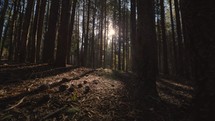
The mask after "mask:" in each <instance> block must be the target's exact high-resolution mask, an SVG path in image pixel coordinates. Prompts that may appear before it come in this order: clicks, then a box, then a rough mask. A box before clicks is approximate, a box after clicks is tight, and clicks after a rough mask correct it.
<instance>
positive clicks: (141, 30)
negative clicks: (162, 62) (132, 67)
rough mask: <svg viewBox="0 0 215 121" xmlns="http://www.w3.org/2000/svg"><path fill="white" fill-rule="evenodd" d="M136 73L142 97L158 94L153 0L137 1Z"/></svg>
mask: <svg viewBox="0 0 215 121" xmlns="http://www.w3.org/2000/svg"><path fill="white" fill-rule="evenodd" d="M137 15H138V23H137V25H138V26H137V43H136V44H137V46H136V48H134V49H135V52H136V53H135V54H137V57H138V58H136V62H135V63H137V65H139V66H138V67H137V70H138V71H137V75H138V77H139V79H140V80H141V81H140V87H141V89H140V94H141V95H142V97H143V96H144V97H147V96H158V94H157V90H156V79H157V72H158V67H157V42H156V31H155V18H154V2H153V1H152V0H138V1H137Z"/></svg>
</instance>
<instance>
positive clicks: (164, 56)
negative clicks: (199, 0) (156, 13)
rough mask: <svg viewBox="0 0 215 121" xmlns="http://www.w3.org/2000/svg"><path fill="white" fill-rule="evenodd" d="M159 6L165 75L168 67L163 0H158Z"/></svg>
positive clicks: (167, 72)
mask: <svg viewBox="0 0 215 121" xmlns="http://www.w3.org/2000/svg"><path fill="white" fill-rule="evenodd" d="M160 6H161V29H162V40H163V73H164V74H165V76H167V75H168V74H169V68H168V56H167V38H166V23H165V8H164V0H160Z"/></svg>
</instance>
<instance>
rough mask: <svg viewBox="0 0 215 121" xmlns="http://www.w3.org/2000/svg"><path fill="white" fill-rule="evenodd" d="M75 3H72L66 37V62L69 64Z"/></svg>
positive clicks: (75, 0) (75, 1)
mask: <svg viewBox="0 0 215 121" xmlns="http://www.w3.org/2000/svg"><path fill="white" fill-rule="evenodd" d="M76 3H77V0H74V1H73V4H72V14H71V18H70V25H69V35H68V51H67V62H68V63H70V62H71V60H70V53H71V46H72V45H71V43H72V35H73V28H74V21H75V12H76Z"/></svg>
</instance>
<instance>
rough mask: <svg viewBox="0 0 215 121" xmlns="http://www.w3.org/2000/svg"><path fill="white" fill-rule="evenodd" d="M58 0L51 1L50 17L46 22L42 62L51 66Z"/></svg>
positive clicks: (57, 15) (58, 6)
mask: <svg viewBox="0 0 215 121" xmlns="http://www.w3.org/2000/svg"><path fill="white" fill-rule="evenodd" d="M59 8H60V0H52V1H51V8H50V17H49V22H48V31H47V33H46V35H45V40H44V50H43V62H47V63H49V64H53V62H54V48H55V40H56V31H57V22H58V17H59Z"/></svg>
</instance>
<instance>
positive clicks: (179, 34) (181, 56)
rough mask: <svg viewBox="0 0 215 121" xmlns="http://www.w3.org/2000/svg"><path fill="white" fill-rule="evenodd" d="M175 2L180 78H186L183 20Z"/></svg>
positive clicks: (176, 1)
mask: <svg viewBox="0 0 215 121" xmlns="http://www.w3.org/2000/svg"><path fill="white" fill-rule="evenodd" d="M174 2H175V16H176V28H177V37H178V38H177V40H178V59H177V60H178V64H177V65H181V66H179V67H178V73H179V76H182V77H183V76H184V72H183V71H184V69H183V67H184V66H183V65H184V62H183V60H184V54H183V42H182V29H181V18H180V10H179V4H178V0H174Z"/></svg>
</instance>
